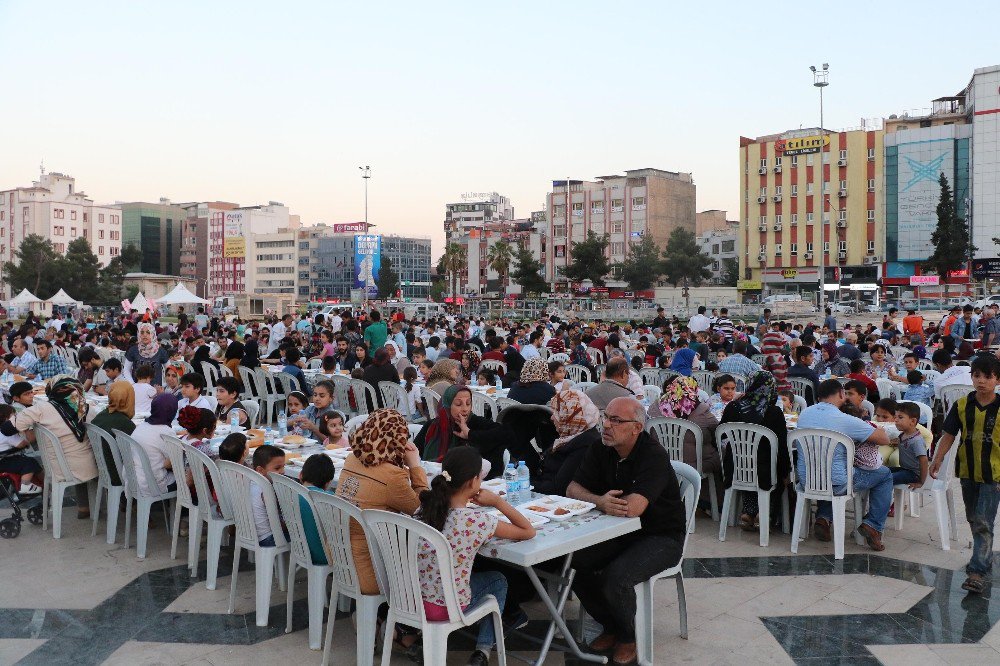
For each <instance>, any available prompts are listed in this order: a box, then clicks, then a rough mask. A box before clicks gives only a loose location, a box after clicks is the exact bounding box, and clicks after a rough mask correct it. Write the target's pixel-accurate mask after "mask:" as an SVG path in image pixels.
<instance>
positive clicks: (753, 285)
mask: <svg viewBox="0 0 1000 666" xmlns="http://www.w3.org/2000/svg"><path fill="white" fill-rule="evenodd" d="M736 288H737V289H739V290H740V291H760V290H761V289H763V288H764V283H762V282H761V281H760V280H737V281H736Z"/></svg>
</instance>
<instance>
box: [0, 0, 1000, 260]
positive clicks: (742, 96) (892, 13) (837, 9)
mask: <svg viewBox="0 0 1000 666" xmlns="http://www.w3.org/2000/svg"><path fill="white" fill-rule="evenodd" d="M998 19H1000V4H997V3H992V2H979V3H975V2H951V3H948V4H947V5H943V4H942V3H940V2H933V3H932V2H924V1H922V0H920V1H913V2H908V3H904V4H900V3H873V2H866V3H861V2H854V1H851V0H848V1H847V2H842V3H839V4H837V3H808V4H806V3H791V2H788V3H786V2H730V1H728V0H725V1H717V2H714V3H683V5H682V4H681V3H673V2H662V1H660V2H645V1H637V0H633V1H632V2H629V3H609V2H601V3H599V2H587V1H580V0H577V1H575V2H562V1H551V2H537V1H536V2H515V1H508V2H503V3H489V4H486V3H459V2H454V3H452V2H428V3H412V2H368V3H360V2H356V3H350V4H346V3H339V2H329V1H327V2H312V1H309V2H307V1H301V2H296V1H294V0H286V1H285V2H273V1H271V2H256V1H253V0H242V1H240V2H229V1H224V0H213V1H211V2H204V0H201V1H197V2H186V1H181V0H175V1H172V2H134V1H128V2H114V1H110V0H107V1H106V0H94V1H92V2H83V3H81V2H64V1H63V0H47V1H46V2H44V3H41V2H35V1H31V0H16V1H15V0H0V35H3V37H2V38H0V73H2V78H0V80H2V81H3V86H2V90H3V92H2V93H0V99H2V100H3V102H2V106H0V109H2V110H0V123H2V124H0V126H2V128H3V132H2V140H0V189H9V188H12V187H17V186H28V185H30V183H31V181H32V180H33V179H37V177H38V173H39V165H40V164H41V163H42V162H43V160H44V164H45V168H46V170H49V171H59V172H62V173H66V174H69V175H72V176H74V177H76V179H77V187H78V188H80V189H83V190H84V191H86V193H87V194H88V195H89V196H91V197H92V198H93V199H94V200H95V201H96V202H98V203H112V202H114V201H156V200H158V199H159V197H168V198H170V199H171V200H173V201H177V202H181V201H196V200H201V201H205V200H223V201H234V202H238V203H239V204H241V205H255V204H264V203H267V202H268V201H281V202H283V203H285V204H286V205H288V206H289V207H290V208H291V211H292V212H293V213H296V214H299V215H301V217H302V221H303V223H305V224H314V223H318V222H327V223H336V222H351V221H358V220H363V219H364V184H363V181H362V178H361V172H360V171H359V169H358V167H359V166H363V165H370V166H371V169H372V177H371V180H370V181H369V195H368V197H369V213H368V216H369V221H370V222H372V223H374V224H377V225H378V229H377V230H378V231H380V232H382V233H399V234H410V235H419V236H429V237H430V238H431V239H432V240H433V257H434V258H435V259H436V258H437V257H438V256H439V254H440V253H441V251H442V249H443V239H444V234H443V230H442V222H443V220H444V207H445V204H447V203H450V202H456V201H460V197H461V194H462V193H463V192H470V191H471V192H491V191H497V192H500V193H502V194H506V195H507V196H509V197H511V199H512V201H513V204H514V206H515V212H516V214H517V216H519V217H526V216H527V215H528V214H529V213H530V212H531V211H533V210H541V209H542V207H543V203H544V200H545V194H546V193H547V192H548V191H549V190H550V187H551V181H552V180H554V179H564V178H567V177H569V178H574V179H591V178H594V177H596V176H601V175H608V174H614V173H621V172H623V171H624V170H626V169H637V168H644V167H655V168H660V169H666V170H670V171H683V172H691V173H693V175H694V179H695V183H696V185H697V206H698V210H705V209H712V208H715V209H725V210H729V211H730V216H731V219H736V217H737V216H738V208H737V200H738V196H739V180H738V176H739V174H738V146H739V137H740V136H741V135H745V136H752V137H755V136H760V135H764V134H771V133H776V132H780V131H784V130H787V129H794V128H798V127H801V126H805V127H809V126H816V125H818V121H819V101H818V95H817V91H816V89H815V88H813V87H812V85H811V84H812V75H811V73H810V72H809V69H808V67H809V65H811V64H816V65H819V64H821V63H823V62H828V63H830V86H829V87H828V88H827V89H826V92H825V120H826V122H825V125H826V126H827V127H828V128H830V129H840V128H846V127H857V126H859V125H860V123H861V119H862V118H876V117H885V116H888V115H889V114H891V113H900V112H903V111H906V110H913V109H921V108H928V107H929V106H930V100H931V99H933V98H935V97H940V96H942V95H951V94H954V93H956V92H958V91H959V90H961V89H962V88H964V87H965V85H966V84H967V83H968V81H969V79H970V77H971V75H972V71H973V69H974V68H976V67H982V66H987V65H993V64H998V63H1000V50H998V49H997V48H996V44H997V39H996V35H995V26H996V25H997V20H998Z"/></svg>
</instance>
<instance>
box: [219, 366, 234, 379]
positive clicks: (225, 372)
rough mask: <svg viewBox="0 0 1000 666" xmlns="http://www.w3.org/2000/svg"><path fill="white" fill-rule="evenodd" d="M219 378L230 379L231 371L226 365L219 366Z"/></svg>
mask: <svg viewBox="0 0 1000 666" xmlns="http://www.w3.org/2000/svg"><path fill="white" fill-rule="evenodd" d="M219 376H220V377H232V376H233V371H232V370H230V369H229V366H228V365H220V366H219Z"/></svg>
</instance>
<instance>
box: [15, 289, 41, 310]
mask: <svg viewBox="0 0 1000 666" xmlns="http://www.w3.org/2000/svg"><path fill="white" fill-rule="evenodd" d="M43 302H44V301H42V299H40V298H38V296H35V295H34V294H33V293H31V292H30V291H28V290H27V289H22V290H21V293H20V294H18V295H17V296H15V297H14V298H12V299H11V300H10V302H9V303H8V305H10V306H14V307H16V306H18V305H31V304H32V303H43Z"/></svg>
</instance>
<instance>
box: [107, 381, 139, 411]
mask: <svg viewBox="0 0 1000 666" xmlns="http://www.w3.org/2000/svg"><path fill="white" fill-rule="evenodd" d="M115 412H119V413H121V414H124V415H125V416H127V417H129V418H132V417H134V416H135V389H134V388H132V385H131V384H129V383H128V382H113V383H112V384H111V389H110V390H109V391H108V413H109V414H114V413H115Z"/></svg>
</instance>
